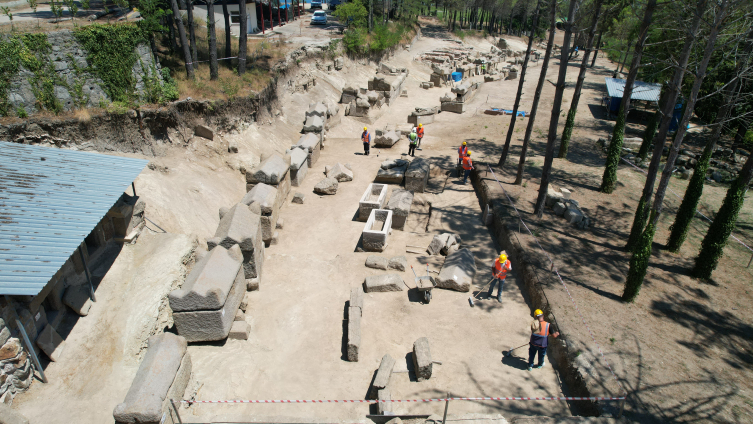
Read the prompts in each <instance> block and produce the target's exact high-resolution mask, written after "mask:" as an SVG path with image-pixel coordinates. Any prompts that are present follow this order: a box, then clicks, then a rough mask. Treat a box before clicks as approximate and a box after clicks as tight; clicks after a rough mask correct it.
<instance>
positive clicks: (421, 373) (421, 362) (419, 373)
mask: <svg viewBox="0 0 753 424" xmlns="http://www.w3.org/2000/svg"><path fill="white" fill-rule="evenodd" d="M413 365H414V367H415V369H416V379H417V380H418V381H424V380H428V379H429V378H431V368H432V361H431V351H429V339H427V338H426V337H421V338H420V339H418V340H416V341H415V342H414V343H413Z"/></svg>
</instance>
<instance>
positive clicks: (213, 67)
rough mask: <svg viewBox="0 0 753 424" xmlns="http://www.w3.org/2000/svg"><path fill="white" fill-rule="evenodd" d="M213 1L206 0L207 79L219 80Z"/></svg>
mask: <svg viewBox="0 0 753 424" xmlns="http://www.w3.org/2000/svg"><path fill="white" fill-rule="evenodd" d="M214 1H215V0H207V33H208V34H209V79H210V80H216V79H217V78H219V76H220V75H219V69H218V65H217V32H216V31H215V29H214V19H215V15H214Z"/></svg>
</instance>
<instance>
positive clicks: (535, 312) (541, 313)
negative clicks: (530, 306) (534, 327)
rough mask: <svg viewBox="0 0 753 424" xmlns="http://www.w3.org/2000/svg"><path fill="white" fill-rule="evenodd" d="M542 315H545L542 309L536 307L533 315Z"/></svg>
mask: <svg viewBox="0 0 753 424" xmlns="http://www.w3.org/2000/svg"><path fill="white" fill-rule="evenodd" d="M541 315H544V312H543V311H542V310H541V309H536V310H535V311H533V316H534V317H538V316H541Z"/></svg>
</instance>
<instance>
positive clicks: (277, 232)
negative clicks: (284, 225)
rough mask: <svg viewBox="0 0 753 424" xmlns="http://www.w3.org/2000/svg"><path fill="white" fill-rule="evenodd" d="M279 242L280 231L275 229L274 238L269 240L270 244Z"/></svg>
mask: <svg viewBox="0 0 753 424" xmlns="http://www.w3.org/2000/svg"><path fill="white" fill-rule="evenodd" d="M279 242H280V232H279V231H275V232H274V233H273V234H272V239H271V240H270V241H269V244H270V246H271V245H274V244H277V243H279Z"/></svg>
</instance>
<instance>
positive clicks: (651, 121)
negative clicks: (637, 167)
mask: <svg viewBox="0 0 753 424" xmlns="http://www.w3.org/2000/svg"><path fill="white" fill-rule="evenodd" d="M660 121H661V112H660V111H659V110H657V111H656V112H654V113H652V114H651V116H650V117H649V118H648V123H647V124H646V129H645V130H644V131H643V142H641V148H640V149H638V158H640V159H641V160H646V157H647V156H648V150H649V148H650V147H651V140H653V139H654V136H655V135H656V129H657V128H659V122H660Z"/></svg>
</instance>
